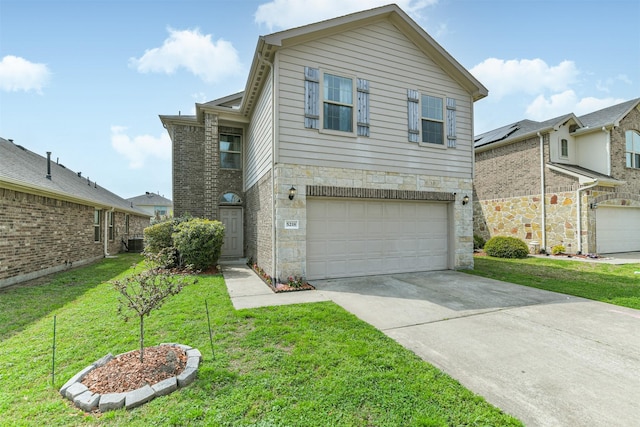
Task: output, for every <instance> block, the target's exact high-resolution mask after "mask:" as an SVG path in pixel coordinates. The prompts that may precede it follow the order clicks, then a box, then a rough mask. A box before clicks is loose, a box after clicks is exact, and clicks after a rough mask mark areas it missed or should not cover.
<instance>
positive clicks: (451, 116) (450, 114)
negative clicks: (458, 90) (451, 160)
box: [447, 98, 456, 148]
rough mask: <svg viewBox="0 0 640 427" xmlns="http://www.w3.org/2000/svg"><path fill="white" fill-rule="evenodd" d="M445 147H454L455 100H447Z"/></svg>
mask: <svg viewBox="0 0 640 427" xmlns="http://www.w3.org/2000/svg"><path fill="white" fill-rule="evenodd" d="M447 146H448V147H450V148H455V147H456V100H455V99H454V98H447Z"/></svg>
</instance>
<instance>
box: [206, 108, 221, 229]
mask: <svg viewBox="0 0 640 427" xmlns="http://www.w3.org/2000/svg"><path fill="white" fill-rule="evenodd" d="M219 145H220V141H219V136H218V115H217V114H210V113H205V116H204V176H203V181H204V197H203V205H204V217H205V218H208V219H217V216H218V215H217V214H218V199H217V196H218V179H217V176H218V174H217V171H219V170H220V148H219Z"/></svg>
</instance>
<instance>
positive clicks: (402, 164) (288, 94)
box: [276, 21, 473, 178]
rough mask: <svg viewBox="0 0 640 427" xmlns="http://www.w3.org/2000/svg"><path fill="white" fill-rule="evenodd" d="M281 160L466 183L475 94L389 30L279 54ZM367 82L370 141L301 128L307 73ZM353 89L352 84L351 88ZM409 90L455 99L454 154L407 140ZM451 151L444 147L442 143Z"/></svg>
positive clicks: (363, 31) (370, 29)
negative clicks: (456, 179)
mask: <svg viewBox="0 0 640 427" xmlns="http://www.w3.org/2000/svg"><path fill="white" fill-rule="evenodd" d="M276 60H277V61H278V67H279V70H280V73H279V77H278V78H279V80H278V85H279V88H280V97H279V105H278V108H279V124H280V141H279V150H280V151H279V159H280V161H282V162H285V163H298V164H308V165H326V166H333V167H341V168H355V169H372V170H387V171H397V172H405V173H407V172H408V173H411V172H413V173H430V174H438V175H442V176H450V177H460V178H469V177H470V175H471V170H472V139H473V138H472V133H473V132H472V126H471V118H472V101H471V95H470V94H469V93H467V92H465V90H464V89H462V87H461V86H460V85H459V84H458V83H457V82H455V81H454V80H453V79H452V78H450V77H449V76H448V75H447V74H445V73H444V72H443V71H442V70H441V69H440V67H439V66H438V65H437V64H435V63H434V62H433V61H431V60H430V59H429V58H427V57H425V55H424V54H423V53H422V52H421V51H420V50H419V49H418V48H417V47H416V46H415V45H414V44H413V43H411V42H410V41H409V40H408V39H406V37H405V36H404V35H403V34H402V33H401V32H399V31H398V30H397V29H396V28H395V27H394V26H393V25H392V24H391V23H389V22H386V21H379V22H377V23H375V24H372V25H369V26H367V27H362V28H359V29H355V30H351V31H348V32H345V33H342V34H337V35H334V36H331V37H327V38H325V39H321V40H315V41H312V42H308V43H305V44H301V45H297V46H292V47H289V48H286V49H282V50H281V51H279V53H278V55H277V58H276ZM305 65H306V66H311V67H316V68H320V70H321V72H323V71H328V72H333V73H338V74H340V73H343V74H344V75H345V76H347V77H348V76H353V77H358V78H363V79H367V80H369V85H370V132H371V134H370V137H353V136H348V137H347V136H345V137H343V136H336V135H335V134H326V133H321V132H318V131H317V130H315V129H305V127H304V67H305ZM354 83H355V82H354ZM407 89H417V90H419V91H420V92H421V93H428V94H431V95H434V96H441V97H442V98H443V101H444V102H446V99H445V98H446V97H450V98H455V99H456V114H457V117H456V120H457V129H456V131H457V132H456V136H457V141H456V145H457V148H448V149H445V148H442V147H428V146H421V145H419V144H416V143H410V142H409V141H408V139H407ZM445 146H446V142H445Z"/></svg>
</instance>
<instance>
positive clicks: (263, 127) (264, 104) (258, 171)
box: [244, 71, 273, 190]
mask: <svg viewBox="0 0 640 427" xmlns="http://www.w3.org/2000/svg"><path fill="white" fill-rule="evenodd" d="M272 72H273V71H270V72H269V75H268V76H267V78H266V82H265V85H264V88H263V90H262V93H261V94H260V98H259V99H258V103H257V104H256V108H255V110H254V113H253V117H252V118H251V121H250V124H249V131H248V132H247V141H246V147H247V148H246V157H245V162H246V164H245V168H244V170H245V180H244V182H245V190H246V189H248V188H251V186H253V185H254V184H255V183H256V182H258V180H259V179H260V178H261V177H262V176H263V175H264V174H265V173H266V172H267V171H268V170H269V168H270V167H271V156H272V151H271V145H272V139H273V132H272V131H273V86H272V79H271V73H272Z"/></svg>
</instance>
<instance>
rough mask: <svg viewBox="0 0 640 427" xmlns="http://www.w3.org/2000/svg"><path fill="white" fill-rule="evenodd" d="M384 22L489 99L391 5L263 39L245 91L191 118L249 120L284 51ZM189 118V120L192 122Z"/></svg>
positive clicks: (474, 93)
mask: <svg viewBox="0 0 640 427" xmlns="http://www.w3.org/2000/svg"><path fill="white" fill-rule="evenodd" d="M383 19H387V20H389V21H390V22H391V23H392V24H393V25H394V26H395V27H396V28H398V30H399V31H401V32H402V33H403V34H404V35H405V36H406V37H407V38H408V39H409V40H411V41H412V42H413V43H414V44H415V45H416V46H417V47H418V48H419V49H420V50H421V51H422V52H424V54H425V55H427V56H429V57H430V58H431V59H432V60H433V61H434V62H435V63H436V64H438V65H439V66H440V67H441V68H442V69H443V70H444V71H445V72H446V73H447V74H448V75H449V76H451V78H453V79H454V80H455V81H457V82H458V83H459V84H460V85H461V86H462V87H463V88H465V89H466V90H467V91H468V92H469V94H470V95H471V96H472V98H473V100H474V101H477V100H479V99H482V98H484V97H486V96H487V95H488V93H489V92H488V90H487V88H486V87H484V86H483V85H482V83H480V82H479V81H478V80H477V79H476V78H475V77H474V76H473V75H471V73H470V72H469V71H467V69H466V68H464V67H463V66H462V65H461V64H460V63H459V62H458V61H456V60H455V59H454V58H453V57H452V56H451V55H450V54H449V53H448V52H447V51H446V50H445V49H444V48H443V47H442V46H440V45H439V44H438V43H437V42H436V41H435V40H434V39H433V38H432V37H431V36H430V35H429V34H427V32H426V31H425V30H423V29H422V27H420V26H419V25H418V24H417V23H416V22H415V21H414V20H413V19H411V18H410V17H409V16H408V15H407V14H406V13H405V12H404V11H403V10H402V9H400V7H398V6H397V5H395V4H388V5H386V6H381V7H377V8H374V9H369V10H364V11H361V12H355V13H352V14H349V15H344V16H340V17H337V18H333V19H328V20H325V21H320V22H316V23H313V24H308V25H304V26H301V27H296V28H291V29H288V30H284V31H279V32H276V33H272V34H268V35H266V36H260V38H259V39H258V44H257V46H256V50H255V52H254V55H253V61H252V63H251V68H250V69H249V76H248V78H247V82H246V85H245V89H244V91H243V92H239V93H237V94H234V95H229V96H227V97H224V98H220V99H218V100H214V101H210V102H207V103H203V104H196V115H195V117H194V116H187V117H188V118H190V119H191V120H193V119H195V120H196V121H198V122H200V121H201V120H202V117H203V110H214V111H216V112H218V113H222V114H224V113H232V114H234V113H235V114H234V115H235V116H236V117H237V116H244V117H245V118H246V117H249V116H250V115H251V112H252V111H253V108H254V107H255V105H256V102H257V100H258V96H259V95H260V93H261V91H262V88H263V86H264V84H265V82H266V80H267V76H268V74H269V71H270V69H271V67H272V64H273V60H274V58H275V54H276V52H277V51H278V50H279V49H280V48H283V47H288V46H293V45H296V44H299V43H304V42H307V41H309V40H314V39H317V38H320V37H326V36H328V35H331V34H336V33H340V32H344V31H347V30H350V29H353V28H357V27H362V26H365V25H368V24H370V23H372V22H376V21H380V20H383ZM238 101H240V102H238ZM236 102H237V104H236ZM180 118H182V120H183V121H184V120H185V116H182V117H180V116H166V115H161V116H160V119H161V120H162V121H163V122H165V120H167V121H175V120H178V119H180ZM188 118H187V120H189V119H188Z"/></svg>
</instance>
